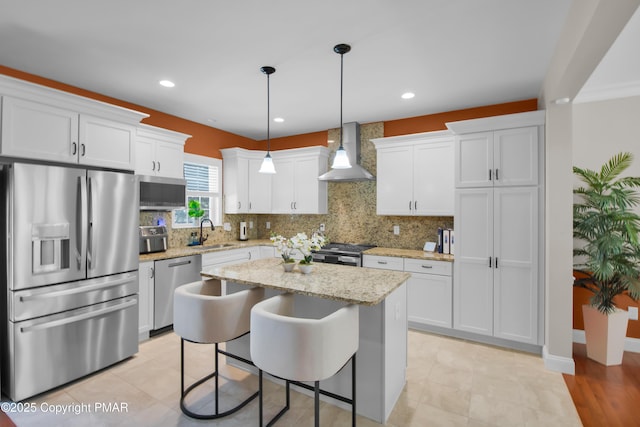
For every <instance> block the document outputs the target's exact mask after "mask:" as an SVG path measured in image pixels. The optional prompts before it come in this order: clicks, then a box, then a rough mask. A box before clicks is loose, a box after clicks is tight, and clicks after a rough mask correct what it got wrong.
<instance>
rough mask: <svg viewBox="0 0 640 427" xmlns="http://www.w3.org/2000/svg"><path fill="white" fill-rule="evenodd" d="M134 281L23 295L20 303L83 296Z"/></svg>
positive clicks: (117, 281) (125, 279)
mask: <svg viewBox="0 0 640 427" xmlns="http://www.w3.org/2000/svg"><path fill="white" fill-rule="evenodd" d="M132 279H135V276H130V277H124V278H122V279H118V280H115V281H113V282H107V283H98V284H95V285H89V286H80V287H76V288H71V289H65V290H62V291H55V292H46V293H39V294H31V295H21V296H20V301H21V302H25V301H33V300H39V299H49V298H58V297H63V296H68V295H75V294H83V293H85V292H91V291H96V290H102V289H109V288H113V287H115V286H120V285H123V284H125V283H128V282H131V280H132Z"/></svg>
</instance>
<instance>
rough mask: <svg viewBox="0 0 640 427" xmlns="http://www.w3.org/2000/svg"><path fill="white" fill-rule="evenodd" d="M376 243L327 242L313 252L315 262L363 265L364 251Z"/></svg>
mask: <svg viewBox="0 0 640 427" xmlns="http://www.w3.org/2000/svg"><path fill="white" fill-rule="evenodd" d="M374 247H375V246H374V245H363V244H350V243H335V242H332V243H327V244H326V245H324V246H323V247H322V248H320V249H319V250H318V251H315V252H314V253H313V261H314V262H324V263H329V264H340V265H351V266H354V267H362V253H363V252H364V251H366V250H367V249H371V248H374Z"/></svg>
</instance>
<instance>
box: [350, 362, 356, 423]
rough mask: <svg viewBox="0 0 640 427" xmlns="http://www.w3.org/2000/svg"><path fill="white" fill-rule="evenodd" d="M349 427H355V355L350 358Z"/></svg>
mask: <svg viewBox="0 0 640 427" xmlns="http://www.w3.org/2000/svg"><path fill="white" fill-rule="evenodd" d="M351 426H352V427H356V354H355V353H353V356H351Z"/></svg>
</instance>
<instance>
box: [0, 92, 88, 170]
mask: <svg viewBox="0 0 640 427" xmlns="http://www.w3.org/2000/svg"><path fill="white" fill-rule="evenodd" d="M1 141H2V155H4V156H10V157H22V158H29V159H39V158H41V159H43V160H44V159H46V160H51V161H54V162H65V163H70V162H77V159H78V150H79V147H78V113H76V112H74V111H69V110H65V109H62V108H57V107H52V106H50V105H44V104H39V103H36V102H31V101H26V100H24V99H16V98H12V97H9V96H3V97H2V140H1Z"/></svg>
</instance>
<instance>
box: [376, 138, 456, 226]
mask: <svg viewBox="0 0 640 427" xmlns="http://www.w3.org/2000/svg"><path fill="white" fill-rule="evenodd" d="M372 142H373V143H374V144H375V147H376V151H377V207H376V211H377V214H378V215H423V216H443V215H449V216H450V215H453V210H454V178H453V177H454V148H453V144H454V137H453V135H452V134H451V132H448V131H443V132H428V133H421V134H414V135H403V136H398V137H389V138H377V139H373V140H372Z"/></svg>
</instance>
